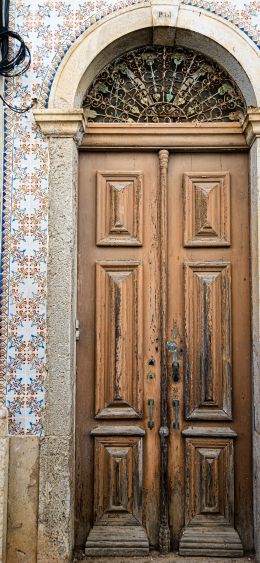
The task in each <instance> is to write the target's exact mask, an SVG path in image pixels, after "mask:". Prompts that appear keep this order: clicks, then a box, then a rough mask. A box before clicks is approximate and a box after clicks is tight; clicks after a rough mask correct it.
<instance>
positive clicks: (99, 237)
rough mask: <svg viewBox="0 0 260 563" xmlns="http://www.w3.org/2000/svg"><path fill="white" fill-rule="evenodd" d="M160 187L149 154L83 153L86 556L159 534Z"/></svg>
mask: <svg viewBox="0 0 260 563" xmlns="http://www.w3.org/2000/svg"><path fill="white" fill-rule="evenodd" d="M158 191H159V169H158V156H157V155H156V154H145V153H144V154H138V153H124V154H122V153H108V152H106V153H100V152H99V153H89V154H87V153H85V152H83V153H81V155H80V191H79V233H78V240H79V243H78V249H79V252H78V309H79V318H80V326H81V330H80V341H79V343H78V349H77V404H78V405H79V409H77V481H78V482H79V483H80V486H79V487H78V488H77V491H76V509H77V520H78V522H79V524H78V526H77V528H78V540H77V541H78V543H81V544H82V543H84V541H85V540H86V535H87V534H88V532H89V530H90V528H92V531H91V534H90V535H89V536H88V542H87V550H88V553H93V554H96V553H97V550H98V549H99V548H100V545H101V543H102V549H103V551H102V553H103V554H110V555H113V553H114V554H115V553H116V554H120V549H121V554H122V555H129V554H131V553H132V554H136V553H137V554H138V553H140V554H141V553H146V552H147V550H148V541H147V536H148V538H149V543H150V544H151V545H154V546H155V545H156V544H157V541H158V528H159V520H158V514H159V486H160V482H159V464H160V448H159V435H158V429H159V424H160V310H159V301H158V295H159V279H160V276H159V266H158V264H159V257H158V246H159V238H158V237H159V235H158V232H159V231H158V229H159V227H158ZM144 209H145V213H144ZM149 399H153V400H154V404H153V408H152V420H153V423H154V429H153V430H150V429H149V427H148V421H149V411H150V407H149V405H148V401H149ZM102 433H103V434H102ZM101 434H102V436H101ZM89 452H92V453H91V455H89ZM144 467H147V468H148V467H149V470H148V471H144V470H143V468H144ZM94 491H95V493H94ZM93 494H94V497H93V496H92V495H93ZM126 499H128V500H126ZM93 507H94V511H93ZM81 523H82V524H81ZM93 525H94V527H93ZM125 526H127V527H128V528H129V527H130V526H131V530H130V529H128V530H126V528H125ZM104 527H107V528H109V530H108V531H106V530H104V529H103V528H104ZM115 528H116V531H115ZM122 528H124V529H122ZM102 538H103V540H102ZM111 538H112V539H111ZM127 538H128V539H127ZM126 539H127V544H126ZM100 542H101V543H100ZM120 542H121V543H120ZM138 542H139V544H140V545H139V547H138ZM111 543H112V547H111ZM98 546H99V547H98ZM113 546H114V547H113ZM113 550H114V551H113Z"/></svg>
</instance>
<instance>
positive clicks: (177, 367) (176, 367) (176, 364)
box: [166, 342, 180, 383]
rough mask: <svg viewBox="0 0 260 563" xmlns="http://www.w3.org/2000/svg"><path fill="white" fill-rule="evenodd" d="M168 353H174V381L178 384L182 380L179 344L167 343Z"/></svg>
mask: <svg viewBox="0 0 260 563" xmlns="http://www.w3.org/2000/svg"><path fill="white" fill-rule="evenodd" d="M166 346H167V350H168V352H172V379H173V381H174V383H177V382H178V381H179V379H180V364H179V362H178V351H177V344H176V343H175V342H167V344H166Z"/></svg>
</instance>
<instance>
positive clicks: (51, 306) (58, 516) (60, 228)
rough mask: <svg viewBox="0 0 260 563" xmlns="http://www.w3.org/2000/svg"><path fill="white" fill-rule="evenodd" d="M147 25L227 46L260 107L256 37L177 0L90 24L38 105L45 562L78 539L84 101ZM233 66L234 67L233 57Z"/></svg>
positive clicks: (254, 237)
mask: <svg viewBox="0 0 260 563" xmlns="http://www.w3.org/2000/svg"><path fill="white" fill-rule="evenodd" d="M144 29H150V30H152V33H153V41H154V43H157V42H158V43H160V42H161V41H162V37H164V41H165V37H166V38H167V42H168V44H173V42H174V40H175V38H176V33H177V32H178V30H179V29H181V30H183V29H185V30H186V31H189V32H190V34H191V35H192V34H195V36H196V34H199V35H198V36H200V37H201V36H202V35H203V34H204V37H205V38H206V39H207V42H208V44H209V45H214V46H215V45H219V46H220V45H222V47H224V48H225V50H226V51H227V52H229V53H230V60H232V59H234V60H236V61H237V65H238V66H237V68H238V67H241V68H242V70H243V73H244V74H243V77H244V80H243V85H242V86H243V88H244V91H243V93H244V95H245V94H246V95H245V97H246V96H247V99H248V100H250V99H251V100H252V101H253V102H252V104H253V105H260V103H259V102H260V84H259V81H258V80H257V77H258V76H259V71H260V58H259V54H258V52H257V48H256V46H255V45H254V44H253V42H252V41H250V40H248V41H247V40H246V38H245V36H244V35H243V34H242V32H240V31H239V30H238V29H237V28H235V26H233V25H232V24H230V23H228V22H226V21H224V20H223V19H222V18H220V17H219V16H216V15H213V14H210V13H205V12H204V11H203V12H202V11H201V10H200V9H198V8H194V7H191V6H186V5H180V2H178V1H176V0H169V1H167V0H164V1H163V2H158V0H152V1H151V2H150V3H149V4H148V3H145V4H143V5H136V6H135V7H131V8H128V9H125V10H122V11H120V12H119V13H117V14H112V15H111V16H109V17H107V18H104V19H103V20H101V22H99V23H97V24H95V25H94V26H93V28H91V29H90V30H88V31H87V32H85V33H84V34H83V35H82V36H81V37H80V38H79V39H78V41H77V42H76V43H75V44H74V45H73V46H72V47H71V49H70V50H69V51H68V53H67V55H66V56H65V57H64V59H63V61H62V63H61V65H60V67H59V69H58V71H57V74H56V77H55V79H54V82H53V86H52V90H51V95H50V99H49V108H47V109H46V110H35V111H34V116H35V119H36V122H37V124H38V125H39V127H40V129H41V131H42V133H43V134H44V135H46V136H47V137H48V138H49V166H50V169H49V261H48V297H47V327H48V348H47V361H48V378H47V381H46V418H45V428H44V430H45V435H44V438H42V440H41V449H40V490H39V521H38V549H37V553H38V556H37V561H38V562H41V563H45V562H46V561H53V562H56V561H57V562H60V561H70V560H71V557H72V550H73V546H74V486H75V455H74V452H75V433H74V426H75V358H76V352H75V321H76V272H77V258H76V257H77V175H78V172H77V170H78V150H77V147H78V145H79V144H80V142H81V139H82V135H83V134H84V132H86V131H87V124H86V121H85V118H84V114H83V110H82V109H81V108H80V106H81V102H82V99H83V96H84V94H85V90H86V87H87V85H88V81H89V80H91V79H92V78H91V77H94V74H93V73H94V72H95V71H96V72H98V70H99V68H98V67H96V68H95V60H96V59H97V57H98V56H99V55H100V53H103V54H104V53H105V52H106V50H107V51H108V52H109V54H110V56H112V53H113V48H112V47H111V45H112V46H113V45H115V48H116V41H117V40H118V38H119V36H120V37H121V38H123V37H124V36H127V35H129V33H130V32H135V31H137V30H140V31H141V30H144ZM198 47H199V46H198ZM119 54H120V53H119ZM102 60H103V65H104V64H106V62H107V61H104V56H103V55H102V57H101V59H100V62H99V64H102ZM91 65H92V67H91ZM93 65H94V66H93ZM222 66H224V64H223V61H222ZM90 68H91V71H90V73H89V74H88V69H90ZM101 68H102V66H101ZM226 70H227V71H228V72H230V68H229V63H228V62H227V69H226ZM234 72H236V68H235V70H234ZM233 77H234V76H233ZM243 88H241V89H242V90H243ZM249 105H250V104H249ZM243 130H244V135H245V138H246V141H247V143H248V146H249V147H250V163H251V172H250V174H251V176H250V177H251V262H252V340H253V353H252V355H253V369H252V376H253V388H254V431H253V440H254V476H253V481H254V506H255V514H254V518H255V546H256V551H257V553H258V557H259V559H260V537H259V529H260V453H259V452H260V369H259V368H260V351H259V341H260V213H259V209H260V109H255V108H254V109H250V110H249V111H248V115H247V118H246V120H245V123H244V126H243Z"/></svg>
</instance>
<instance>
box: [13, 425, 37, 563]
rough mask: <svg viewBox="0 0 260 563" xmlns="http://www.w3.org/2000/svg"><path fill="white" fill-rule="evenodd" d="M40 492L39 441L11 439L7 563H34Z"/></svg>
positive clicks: (28, 437)
mask: <svg viewBox="0 0 260 563" xmlns="http://www.w3.org/2000/svg"><path fill="white" fill-rule="evenodd" d="M38 489H39V438H38V437H37V436H12V437H10V463H9V493H8V529H7V563H20V562H26V563H35V562H36V560H37V521H38Z"/></svg>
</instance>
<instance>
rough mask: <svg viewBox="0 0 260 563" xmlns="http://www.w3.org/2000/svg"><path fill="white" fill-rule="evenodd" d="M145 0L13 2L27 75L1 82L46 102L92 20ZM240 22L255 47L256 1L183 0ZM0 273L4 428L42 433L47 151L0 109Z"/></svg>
mask: <svg viewBox="0 0 260 563" xmlns="http://www.w3.org/2000/svg"><path fill="white" fill-rule="evenodd" d="M144 2H149V0H119V1H117V0H115V1H113V0H85V1H84V0H16V1H13V4H12V7H11V14H10V16H11V18H10V27H11V28H15V29H17V30H18V31H19V33H20V34H21V35H22V36H23V38H24V39H25V41H26V43H27V44H28V46H29V47H30V50H31V54H32V65H31V68H30V70H29V71H28V72H27V74H26V75H25V76H23V77H20V78H19V79H17V80H15V81H8V82H7V83H6V85H5V92H6V96H7V97H8V98H9V100H10V101H12V103H13V104H16V105H21V104H23V105H27V104H29V103H30V101H31V98H32V97H37V98H38V100H39V104H40V107H44V106H46V105H47V103H48V95H49V91H50V87H51V84H52V81H53V77H54V75H55V72H56V69H57V67H58V65H59V63H60V61H61V60H62V57H63V56H64V54H65V53H66V51H67V50H68V48H69V47H70V45H71V44H73V43H74V42H75V40H76V39H77V37H78V36H79V35H80V34H81V33H83V32H84V31H85V30H86V29H87V28H88V27H90V26H91V25H93V24H94V23H95V22H96V21H97V20H99V19H101V18H102V17H104V16H106V15H108V14H109V13H112V12H115V11H117V10H120V9H122V8H124V7H126V6H129V5H132V4H139V3H144ZM183 3H184V4H189V5H194V6H199V7H200V8H202V9H204V10H209V11H212V12H213V13H216V14H218V15H220V16H222V17H223V18H225V19H228V20H229V21H231V22H232V23H233V24H234V25H236V26H238V27H239V28H240V29H241V30H242V31H243V32H244V33H245V34H246V35H247V36H248V37H249V40H252V41H254V42H255V43H256V44H257V45H258V46H260V33H259V28H260V25H259V24H260V3H259V2H258V1H257V0H246V1H242V0H215V1H210V0H183ZM4 136H5V138H4V142H5V148H4V189H3V217H2V233H3V237H2V264H1V267H2V278H1V280H2V281H1V283H2V285H1V311H2V316H1V329H2V330H1V339H2V341H1V344H2V354H1V365H0V367H1V373H0V400H1V401H3V402H4V403H6V404H7V406H8V409H9V413H10V432H11V433H13V434H19V433H24V434H38V435H41V434H42V432H43V419H44V393H45V379H46V369H47V366H46V293H47V288H46V273H47V252H48V217H47V215H48V213H47V211H48V209H47V206H48V204H47V194H48V149H47V142H46V139H44V138H43V136H42V135H41V133H40V132H39V130H38V129H37V128H36V127H35V124H34V121H33V117H32V115H31V112H29V113H27V114H25V115H22V116H21V115H17V114H14V113H12V112H11V111H9V110H5V131H4Z"/></svg>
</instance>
